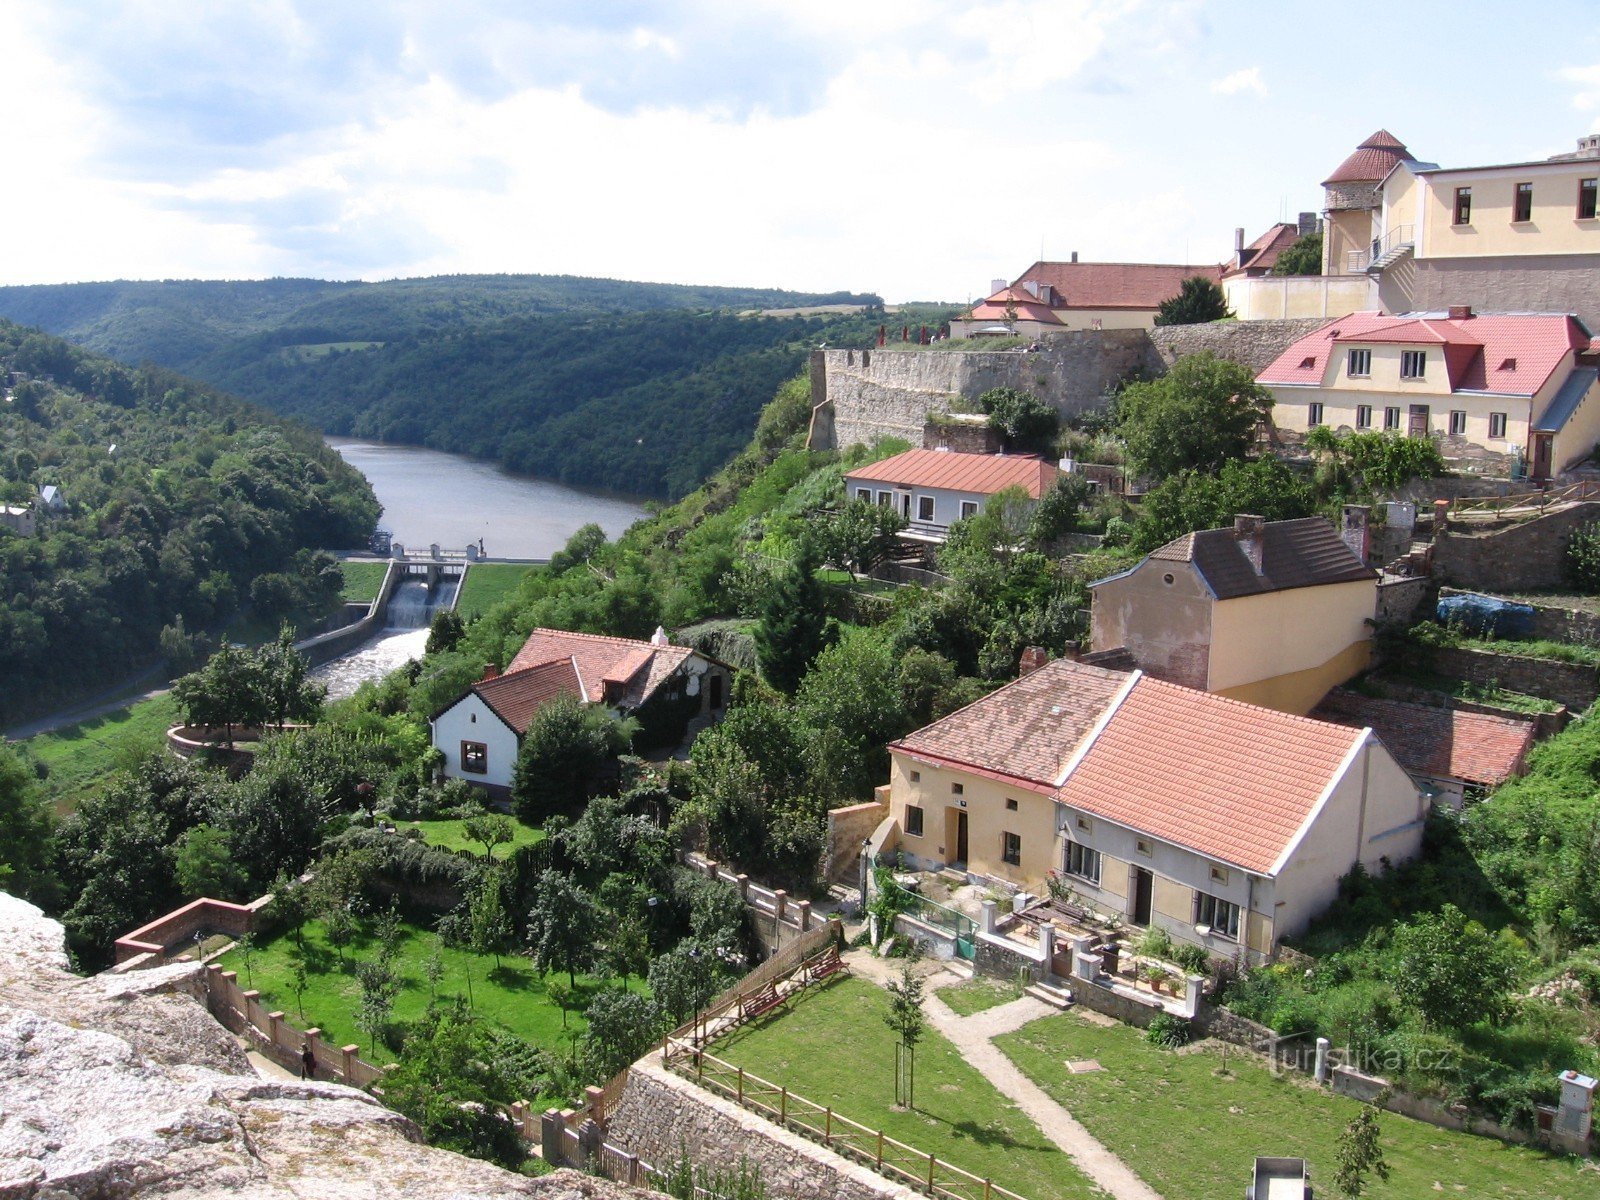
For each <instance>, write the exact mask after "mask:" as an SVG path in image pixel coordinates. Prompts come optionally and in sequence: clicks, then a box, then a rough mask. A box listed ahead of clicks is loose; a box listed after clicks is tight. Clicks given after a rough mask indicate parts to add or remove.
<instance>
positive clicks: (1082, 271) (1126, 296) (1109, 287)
mask: <svg viewBox="0 0 1600 1200" xmlns="http://www.w3.org/2000/svg"><path fill="white" fill-rule="evenodd" d="M1192 275H1199V276H1202V277H1203V278H1206V279H1211V280H1220V279H1221V278H1222V268H1221V267H1220V266H1217V265H1216V264H1209V265H1201V266H1181V265H1178V264H1175V263H1091V262H1036V263H1034V264H1033V266H1031V267H1029V268H1028V269H1027V270H1026V271H1024V272H1023V273H1022V274H1021V275H1019V276H1017V278H1016V280H1015V282H1013V283H1012V285H1011V286H1012V287H1014V288H1018V289H1021V287H1022V284H1023V283H1024V282H1025V281H1032V282H1034V283H1042V284H1049V285H1050V287H1051V288H1052V289H1053V291H1054V295H1053V296H1052V298H1051V300H1052V303H1051V307H1052V308H1054V309H1056V310H1057V311H1060V310H1063V309H1073V308H1148V309H1151V310H1154V309H1157V308H1160V307H1161V302H1162V301H1163V300H1170V299H1172V298H1173V297H1174V296H1176V295H1177V294H1178V291H1179V289H1180V288H1181V287H1182V286H1183V281H1184V280H1185V279H1188V278H1189V277H1190V276H1192Z"/></svg>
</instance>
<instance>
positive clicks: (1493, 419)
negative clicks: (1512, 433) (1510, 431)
mask: <svg viewBox="0 0 1600 1200" xmlns="http://www.w3.org/2000/svg"><path fill="white" fill-rule="evenodd" d="M1489 436H1490V437H1491V438H1494V439H1496V440H1499V441H1503V440H1504V439H1505V436H1506V414H1505V413H1490V414H1489Z"/></svg>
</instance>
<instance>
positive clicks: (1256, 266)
mask: <svg viewBox="0 0 1600 1200" xmlns="http://www.w3.org/2000/svg"><path fill="white" fill-rule="evenodd" d="M1299 240H1300V227H1299V226H1298V225H1292V224H1290V223H1288V222H1287V221H1280V222H1278V224H1276V225H1274V226H1273V227H1272V228H1271V229H1269V230H1267V231H1266V232H1265V233H1263V234H1262V235H1261V236H1260V237H1258V238H1257V239H1256V240H1255V241H1253V242H1251V243H1250V244H1249V245H1248V246H1246V247H1245V248H1244V253H1243V255H1242V258H1243V261H1242V262H1238V263H1228V264H1226V265H1225V266H1224V267H1223V270H1222V275H1223V278H1224V279H1226V278H1228V277H1229V276H1233V275H1238V274H1240V273H1249V274H1254V275H1262V274H1265V273H1266V272H1268V271H1270V270H1272V268H1273V267H1274V266H1276V265H1277V262H1278V256H1279V255H1280V254H1282V253H1283V252H1284V251H1285V250H1287V249H1288V248H1289V247H1290V246H1292V245H1294V244H1295V243H1296V242H1297V241H1299Z"/></svg>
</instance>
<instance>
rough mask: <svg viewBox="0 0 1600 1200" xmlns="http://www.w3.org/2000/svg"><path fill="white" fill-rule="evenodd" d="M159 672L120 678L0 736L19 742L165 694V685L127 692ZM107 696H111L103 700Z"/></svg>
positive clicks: (156, 670) (157, 676) (153, 670)
mask: <svg viewBox="0 0 1600 1200" xmlns="http://www.w3.org/2000/svg"><path fill="white" fill-rule="evenodd" d="M160 674H161V668H160V666H154V667H151V668H149V669H148V670H145V671H141V672H140V673H139V674H138V675H136V676H135V677H134V678H133V679H131V680H123V682H122V683H120V684H118V685H117V686H116V687H114V688H110V689H108V690H107V691H104V692H102V693H100V696H99V697H98V698H95V697H91V698H90V699H88V700H85V701H83V702H82V703H80V704H78V705H76V706H74V707H72V708H64V709H61V710H60V711H59V712H54V713H51V714H49V715H48V716H44V717H34V718H33V719H32V720H31V721H23V722H21V723H20V724H17V725H13V726H12V727H11V728H10V729H6V730H3V731H0V737H4V738H5V739H6V740H8V741H13V742H20V741H22V740H24V739H25V738H31V737H33V736H34V735H35V734H38V733H52V732H54V731H55V730H57V729H60V728H62V727H63V726H66V725H76V724H77V723H78V722H79V721H87V720H89V719H90V718H92V717H103V716H105V715H106V714H107V713H114V712H117V711H119V710H121V709H124V708H132V707H133V706H134V705H135V704H138V703H139V702H140V701H141V700H150V699H153V698H154V697H156V696H164V695H166V693H168V692H170V691H171V690H172V689H171V688H170V687H168V686H166V685H165V684H162V685H161V686H159V687H154V688H151V689H149V690H148V691H143V692H138V693H135V694H132V695H130V694H128V692H127V689H128V688H130V687H137V686H138V685H139V684H140V683H143V682H148V681H149V680H151V679H159V677H160ZM108 696H109V697H111V699H106V697H108Z"/></svg>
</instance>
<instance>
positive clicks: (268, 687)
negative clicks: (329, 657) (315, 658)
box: [254, 625, 327, 729]
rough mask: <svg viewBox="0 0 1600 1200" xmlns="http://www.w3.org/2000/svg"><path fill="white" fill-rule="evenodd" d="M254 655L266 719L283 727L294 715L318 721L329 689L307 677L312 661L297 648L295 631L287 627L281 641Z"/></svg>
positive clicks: (262, 707)
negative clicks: (318, 714) (295, 646)
mask: <svg viewBox="0 0 1600 1200" xmlns="http://www.w3.org/2000/svg"><path fill="white" fill-rule="evenodd" d="M254 657H255V660H256V664H257V670H256V672H255V673H254V678H255V681H256V684H257V686H258V687H259V688H260V689H261V694H260V698H259V705H260V710H261V711H262V712H263V713H264V714H265V715H266V718H267V719H268V720H270V721H271V722H272V723H273V724H274V725H276V726H277V727H278V728H279V729H282V728H283V727H284V725H286V724H287V723H288V722H289V720H290V719H291V718H293V719H295V720H302V721H312V720H315V719H316V716H317V713H318V712H320V711H321V709H322V698H323V697H324V696H325V695H326V694H327V689H326V688H325V687H323V686H322V685H321V684H320V683H317V682H316V681H315V680H312V679H308V678H307V677H306V676H307V673H308V672H309V671H310V669H311V664H310V662H309V661H308V660H307V659H306V656H305V655H303V654H301V653H300V652H299V651H298V650H296V649H295V648H294V630H293V629H292V628H291V627H290V626H288V625H285V626H283V628H282V629H280V630H279V631H278V640H277V641H275V642H268V643H267V644H266V645H264V646H261V647H259V648H258V649H257V650H256V651H255V656H254Z"/></svg>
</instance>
